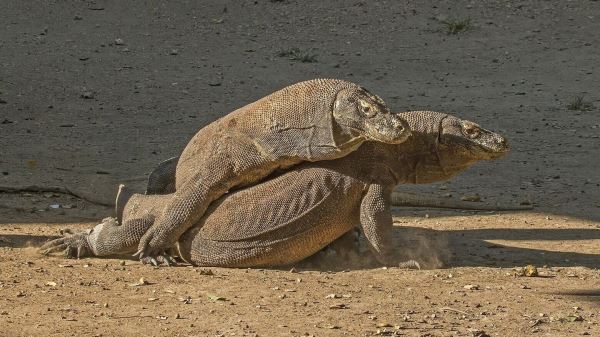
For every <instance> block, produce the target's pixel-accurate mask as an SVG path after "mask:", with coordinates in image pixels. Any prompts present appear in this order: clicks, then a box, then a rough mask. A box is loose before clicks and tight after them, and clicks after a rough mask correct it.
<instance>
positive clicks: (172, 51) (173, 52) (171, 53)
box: [169, 49, 179, 55]
mask: <svg viewBox="0 0 600 337" xmlns="http://www.w3.org/2000/svg"><path fill="white" fill-rule="evenodd" d="M177 54H179V50H177V49H171V51H170V52H169V55H177Z"/></svg>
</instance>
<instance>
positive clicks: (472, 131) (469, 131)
mask: <svg viewBox="0 0 600 337" xmlns="http://www.w3.org/2000/svg"><path fill="white" fill-rule="evenodd" d="M462 131H463V134H464V135H465V136H467V137H469V138H470V139H475V138H477V137H479V135H480V134H481V129H480V128H479V126H478V125H477V124H473V123H463V125H462Z"/></svg>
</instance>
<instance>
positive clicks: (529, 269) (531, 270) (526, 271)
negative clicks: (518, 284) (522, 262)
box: [515, 264, 540, 277]
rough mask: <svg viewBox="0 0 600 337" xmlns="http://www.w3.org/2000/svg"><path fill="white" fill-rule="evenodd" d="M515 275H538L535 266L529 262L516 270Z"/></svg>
mask: <svg viewBox="0 0 600 337" xmlns="http://www.w3.org/2000/svg"><path fill="white" fill-rule="evenodd" d="M515 276H525V277H538V276H540V275H539V273H538V270H537V268H536V266H534V265H531V264H530V265H527V266H525V267H523V268H520V269H519V270H517V272H516V273H515Z"/></svg>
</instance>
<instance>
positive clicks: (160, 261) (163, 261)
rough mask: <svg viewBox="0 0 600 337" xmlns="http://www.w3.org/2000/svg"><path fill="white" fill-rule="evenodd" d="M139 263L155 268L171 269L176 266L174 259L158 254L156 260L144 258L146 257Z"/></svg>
mask: <svg viewBox="0 0 600 337" xmlns="http://www.w3.org/2000/svg"><path fill="white" fill-rule="evenodd" d="M140 261H141V262H142V263H143V264H151V265H153V266H155V267H160V266H166V267H172V266H176V265H177V262H176V261H175V259H174V258H173V257H172V256H170V255H168V254H166V253H162V254H159V255H157V256H156V258H155V257H152V256H146V257H143V258H141V259H140Z"/></svg>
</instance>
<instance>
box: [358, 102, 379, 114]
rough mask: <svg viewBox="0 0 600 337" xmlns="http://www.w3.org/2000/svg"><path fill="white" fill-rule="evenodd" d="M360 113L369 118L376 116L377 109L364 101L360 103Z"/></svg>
mask: <svg viewBox="0 0 600 337" xmlns="http://www.w3.org/2000/svg"><path fill="white" fill-rule="evenodd" d="M358 103H359V109H360V112H362V113H363V114H364V115H365V116H367V117H373V116H375V114H376V111H375V108H374V107H373V106H372V105H371V104H370V103H368V102H365V101H363V100H362V99H361V100H359V101H358Z"/></svg>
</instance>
